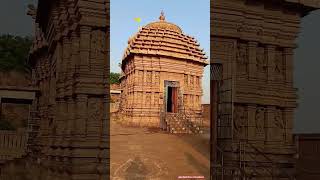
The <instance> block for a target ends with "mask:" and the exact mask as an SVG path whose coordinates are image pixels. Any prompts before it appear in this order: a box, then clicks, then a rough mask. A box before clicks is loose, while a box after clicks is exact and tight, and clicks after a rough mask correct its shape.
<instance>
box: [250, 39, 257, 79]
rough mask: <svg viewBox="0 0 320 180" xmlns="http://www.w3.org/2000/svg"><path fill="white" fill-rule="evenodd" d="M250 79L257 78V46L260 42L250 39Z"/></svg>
mask: <svg viewBox="0 0 320 180" xmlns="http://www.w3.org/2000/svg"><path fill="white" fill-rule="evenodd" d="M248 46H249V48H248V58H249V60H248V62H249V79H256V76H257V65H256V64H257V63H256V62H257V47H258V43H257V42H254V41H250V42H249V43H248Z"/></svg>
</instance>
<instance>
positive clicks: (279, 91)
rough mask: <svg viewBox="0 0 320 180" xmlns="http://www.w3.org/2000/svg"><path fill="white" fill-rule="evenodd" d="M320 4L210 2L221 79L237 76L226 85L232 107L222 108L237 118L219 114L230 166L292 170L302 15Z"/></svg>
mask: <svg viewBox="0 0 320 180" xmlns="http://www.w3.org/2000/svg"><path fill="white" fill-rule="evenodd" d="M319 7H320V3H319V1H312V2H311V1H299V2H298V1H285V0H284V1H283V0H278V1H251V0H239V1H233V0H215V1H213V3H212V4H211V19H212V20H211V21H212V33H211V53H212V54H211V57H212V59H211V62H212V63H217V62H220V63H222V65H223V79H229V78H230V79H233V84H230V83H229V82H227V81H226V82H225V83H224V85H223V86H222V88H224V89H228V88H229V89H231V90H232V92H233V102H232V103H233V112H232V110H230V109H228V108H225V109H222V110H221V111H224V112H221V113H229V114H232V116H233V121H232V122H226V121H224V122H222V121H221V120H220V121H221V122H222V124H223V125H221V123H220V125H218V127H217V129H218V131H217V133H218V134H217V138H218V139H217V141H218V146H220V148H222V149H223V150H224V155H225V161H226V162H225V165H226V166H229V167H233V168H234V167H237V168H240V169H244V172H245V173H247V175H249V174H251V175H252V174H253V172H254V173H256V174H257V176H258V177H264V178H270V176H273V177H280V176H282V177H285V178H288V177H292V175H293V174H294V173H293V168H292V167H293V166H294V155H295V153H296V149H295V143H294V141H293V136H292V129H293V116H294V110H295V108H296V106H297V102H296V99H297V96H296V89H295V88H294V87H293V51H294V48H295V47H296V44H295V40H296V37H297V35H298V33H299V24H300V18H301V17H302V16H304V15H306V14H307V13H308V12H310V11H311V10H314V9H315V8H319ZM227 86H229V87H227ZM221 98H224V97H221ZM229 100H230V99H229ZM227 111H228V112H227ZM218 121H219V120H218ZM219 126H220V127H219ZM241 144H242V145H241ZM249 146H250V147H249ZM252 146H254V147H256V148H257V149H258V150H259V151H261V152H259V153H258V152H257V150H254V148H252ZM212 148H215V144H213V147H212ZM266 157H268V158H266ZM218 158H221V157H219V156H218ZM271 160H272V163H271ZM263 161H267V162H270V163H269V165H266V164H263V163H262V162H263ZM257 164H258V165H257ZM253 166H257V167H255V168H253ZM263 166H264V167H263ZM268 166H270V167H269V168H268ZM272 166H273V169H272ZM275 167H276V168H275ZM280 167H281V168H280ZM274 169H276V170H275V171H273V170H274ZM271 171H273V172H271ZM270 172H271V173H270ZM271 174H273V175H271ZM228 175H229V177H232V175H231V174H228Z"/></svg>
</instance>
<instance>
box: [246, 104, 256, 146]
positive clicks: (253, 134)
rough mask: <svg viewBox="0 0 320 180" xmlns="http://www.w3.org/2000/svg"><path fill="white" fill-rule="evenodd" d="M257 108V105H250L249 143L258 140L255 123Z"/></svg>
mask: <svg viewBox="0 0 320 180" xmlns="http://www.w3.org/2000/svg"><path fill="white" fill-rule="evenodd" d="M256 108H257V106H256V105H255V104H249V105H248V140H249V141H255V140H256V122H255V114H256Z"/></svg>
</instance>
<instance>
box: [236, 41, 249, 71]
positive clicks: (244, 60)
mask: <svg viewBox="0 0 320 180" xmlns="http://www.w3.org/2000/svg"><path fill="white" fill-rule="evenodd" d="M236 60H237V73H238V74H241V75H243V74H248V63H249V62H248V46H247V44H245V43H239V44H238V48H237V56H236Z"/></svg>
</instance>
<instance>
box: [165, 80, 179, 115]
mask: <svg viewBox="0 0 320 180" xmlns="http://www.w3.org/2000/svg"><path fill="white" fill-rule="evenodd" d="M167 93H168V95H167V100H166V104H167V112H170V113H177V109H178V108H177V104H178V98H177V94H178V88H177V87H171V86H168V89H167Z"/></svg>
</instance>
